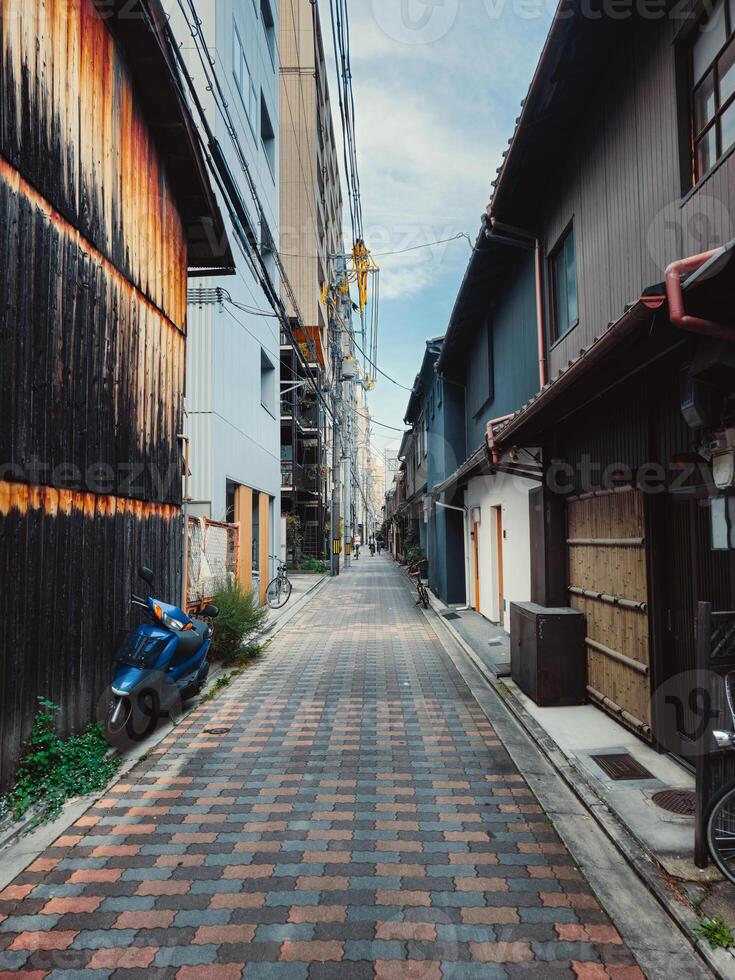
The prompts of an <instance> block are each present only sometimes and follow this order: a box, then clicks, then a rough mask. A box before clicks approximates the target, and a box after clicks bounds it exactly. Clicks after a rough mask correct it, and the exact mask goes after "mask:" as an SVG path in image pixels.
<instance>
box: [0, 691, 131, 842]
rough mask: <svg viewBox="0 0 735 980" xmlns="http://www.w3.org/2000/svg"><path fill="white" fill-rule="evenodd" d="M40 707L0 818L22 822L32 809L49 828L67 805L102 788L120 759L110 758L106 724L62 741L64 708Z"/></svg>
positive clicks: (45, 704)
mask: <svg viewBox="0 0 735 980" xmlns="http://www.w3.org/2000/svg"><path fill="white" fill-rule="evenodd" d="M38 706H39V710H38V713H37V714H36V717H35V720H34V722H33V728H32V729H31V735H30V738H29V739H28V741H27V742H26V743H25V749H26V754H25V756H24V757H23V759H22V761H21V763H20V766H19V768H18V773H17V776H16V781H15V785H14V786H13V788H12V789H11V790H10V792H9V793H8V794H7V796H6V797H4V799H3V800H2V801H0V815H4V813H11V814H12V815H13V817H14V818H15V819H16V820H21V819H22V818H23V817H24V816H25V815H26V813H27V812H28V811H29V810H30V809H33V810H35V811H36V813H37V822H38V823H45V822H46V821H48V820H53V819H54V818H55V817H56V816H58V814H59V812H60V810H61V807H62V806H63V805H64V803H65V802H66V801H67V800H70V799H72V798H74V797H75V796H84V795H85V794H86V793H92V792H95V791H96V790H100V789H103V788H104V787H105V786H106V785H107V783H109V781H110V780H111V779H112V777H113V776H114V775H115V771H116V770H117V768H118V766H119V765H120V759H119V758H118V757H117V756H114V755H111V754H110V752H109V746H108V744H107V741H106V739H105V736H104V734H103V732H102V725H100V724H96V725H89V726H88V727H87V728H86V729H85V730H84V731H83V732H82V733H80V734H78V735H71V736H70V737H69V738H66V739H62V738H61V737H60V736H59V735H58V734H57V732H56V729H55V719H56V715H57V714H58V713H59V711H60V710H61V709H60V708H59V706H58V705H56V704H54V703H53V702H52V701H49V700H47V699H46V698H43V697H39V698H38Z"/></svg>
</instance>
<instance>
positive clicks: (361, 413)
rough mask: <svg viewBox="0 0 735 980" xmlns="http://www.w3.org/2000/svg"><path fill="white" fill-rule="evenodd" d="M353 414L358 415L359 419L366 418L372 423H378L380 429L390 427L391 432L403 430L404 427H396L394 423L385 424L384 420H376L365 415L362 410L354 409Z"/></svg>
mask: <svg viewBox="0 0 735 980" xmlns="http://www.w3.org/2000/svg"><path fill="white" fill-rule="evenodd" d="M355 415H359V416H360V418H361V419H367V420H368V422H372V424H373V425H379V426H380V428H381V429H390V430H391V431H392V432H405V431H406V430H405V429H397V428H396V427H395V425H386V423H385V422H378V421H377V420H376V419H374V418H371V416H369V415H365V413H364V412H358V411H357V409H355Z"/></svg>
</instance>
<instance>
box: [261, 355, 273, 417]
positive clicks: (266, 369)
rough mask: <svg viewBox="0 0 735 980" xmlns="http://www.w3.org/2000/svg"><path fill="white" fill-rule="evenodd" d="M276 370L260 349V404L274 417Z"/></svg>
mask: <svg viewBox="0 0 735 980" xmlns="http://www.w3.org/2000/svg"><path fill="white" fill-rule="evenodd" d="M275 392H276V369H275V368H274V367H273V362H272V361H271V359H270V357H268V355H267V354H266V352H265V351H264V350H263V348H262V347H261V348H260V404H261V405H262V406H263V408H264V409H265V410H266V412H268V413H269V414H271V415H273V416H275V414H276V409H275V403H276V397H275Z"/></svg>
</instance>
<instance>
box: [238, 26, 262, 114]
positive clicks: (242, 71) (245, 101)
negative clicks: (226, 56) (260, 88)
mask: <svg viewBox="0 0 735 980" xmlns="http://www.w3.org/2000/svg"><path fill="white" fill-rule="evenodd" d="M232 74H233V76H234V78H235V88H236V89H237V91H238V93H239V95H240V100H241V102H242V105H243V108H244V109H245V115H246V116H247V119H248V122H249V123H250V126H251V127H252V128H253V132H254V131H255V128H254V127H255V126H256V125H257V123H258V118H257V105H258V98H257V95H256V92H255V84H254V83H253V76H252V73H251V71H250V67H249V65H248V61H247V58H246V57H245V49H244V48H243V46H242V41H241V39H240V34H239V32H238V30H237V27H235V25H234V23H233V27H232Z"/></svg>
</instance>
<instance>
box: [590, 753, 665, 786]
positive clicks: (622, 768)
mask: <svg viewBox="0 0 735 980" xmlns="http://www.w3.org/2000/svg"><path fill="white" fill-rule="evenodd" d="M592 761H593V762H596V763H597V765H598V766H599V767H600V769H602V771H603V772H604V773H605V775H606V776H609V777H610V779H614V780H616V781H622V780H628V779H654V778H655V777H654V776H653V774H652V773H650V772H649V771H648V769H644V767H643V766H642V765H641V764H640V762H636V760H635V759H634V758H633V756H632V755H629V754H628V753H627V752H618V753H612V754H610V755H593V756H592Z"/></svg>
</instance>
